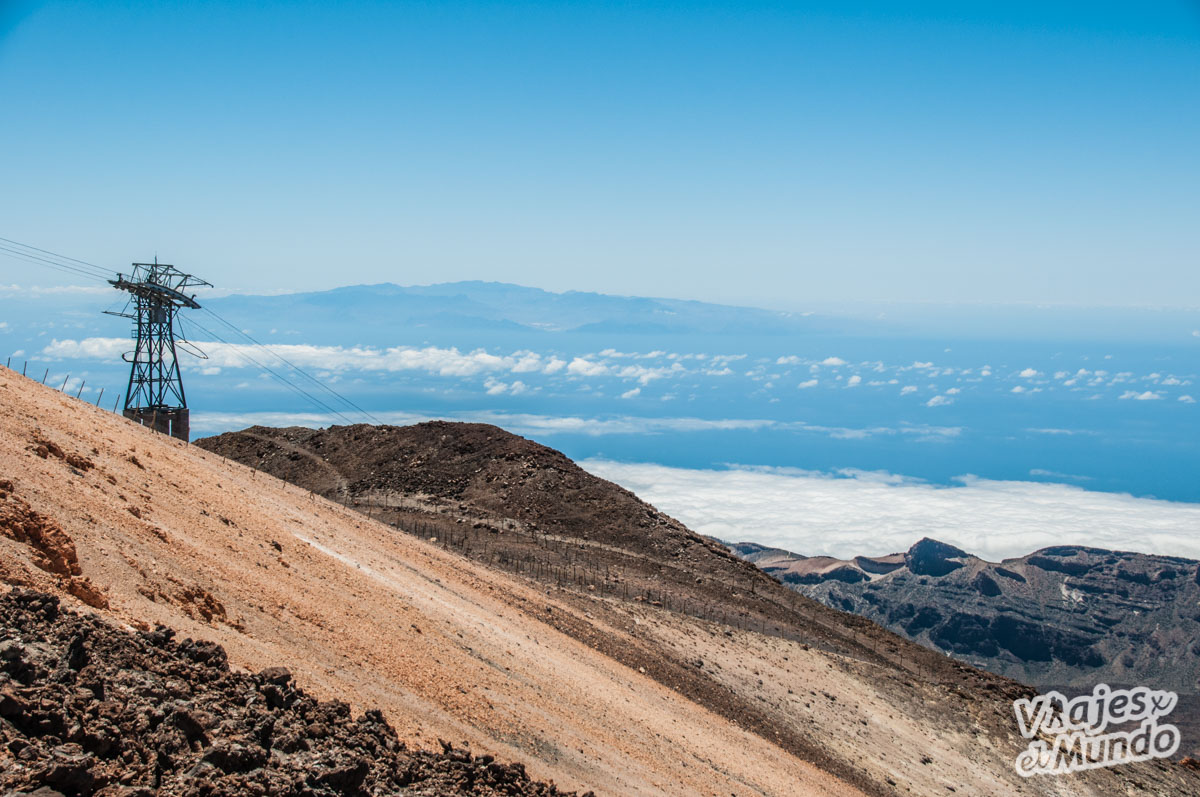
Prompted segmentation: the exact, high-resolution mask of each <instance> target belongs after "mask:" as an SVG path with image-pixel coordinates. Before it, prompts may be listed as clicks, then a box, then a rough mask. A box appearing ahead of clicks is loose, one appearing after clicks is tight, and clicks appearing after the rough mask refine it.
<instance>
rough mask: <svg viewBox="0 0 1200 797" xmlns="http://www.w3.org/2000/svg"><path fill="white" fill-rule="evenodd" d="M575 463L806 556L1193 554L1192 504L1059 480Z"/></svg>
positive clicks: (1197, 552)
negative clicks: (932, 549)
mask: <svg viewBox="0 0 1200 797" xmlns="http://www.w3.org/2000/svg"><path fill="white" fill-rule="evenodd" d="M582 464H583V466H584V467H585V468H586V469H587V470H589V471H590V472H592V473H595V474H596V475H598V476H601V477H603V478H606V479H611V480H612V481H615V482H617V483H618V484H620V485H622V486H624V487H627V488H629V489H631V490H633V491H634V492H635V493H637V494H638V496H639V497H641V498H643V499H644V500H646V501H649V502H650V503H652V504H654V505H655V506H657V507H658V508H659V509H661V510H663V511H664V512H666V513H667V514H670V515H673V516H674V517H677V518H678V519H679V520H681V521H683V522H684V523H685V524H687V525H688V526H689V527H690V528H692V529H694V530H696V531H699V532H701V533H704V534H710V535H712V536H715V537H719V538H721V539H724V540H729V541H741V540H747V541H751V542H758V543H761V544H763V545H771V546H777V547H780V548H786V549H788V550H792V551H795V552H797V553H801V554H805V555H810V556H811V555H817V554H825V555H830V556H838V557H843V558H846V557H850V556H855V555H867V556H878V555H883V554H888V553H893V552H897V551H903V550H907V549H908V548H909V547H910V546H911V545H912V544H913V543H914V542H916V541H917V540H919V539H920V538H922V537H925V536H928V537H933V538H934V539H938V540H941V541H943V542H947V543H950V544H951V545H956V546H958V547H960V548H962V549H963V550H966V551H968V552H970V553H973V554H977V555H980V556H983V557H984V558H987V559H991V560H993V561H995V560H999V559H1002V558H1004V557H1011V556H1020V555H1023V554H1027V553H1030V552H1032V551H1034V550H1037V549H1038V548H1044V547H1046V546H1048V545H1064V544H1082V545H1090V546H1094V547H1099V548H1114V549H1120V550H1136V551H1141V552H1144V553H1157V554H1166V555H1172V556H1187V557H1191V558H1200V538H1198V537H1197V535H1196V534H1195V529H1196V528H1198V527H1200V505H1196V504H1184V503H1173V502H1169V501H1157V500H1151V499H1143V498H1133V497H1131V496H1129V495H1121V494H1114V493H1102V492H1093V491H1088V490H1083V489H1081V488H1079V487H1076V486H1070V485H1065V484H1046V483H1040V482H1003V481H989V480H985V479H976V478H964V479H962V484H961V486H956V487H938V486H934V485H929V484H922V483H919V482H914V481H913V480H911V479H900V480H891V481H889V480H887V479H882V478H864V477H862V476H860V475H857V474H854V475H853V477H852V478H836V477H833V476H829V475H813V474H804V473H797V472H795V471H791V472H789V471H783V470H775V469H768V468H754V469H749V468H733V469H729V470H719V471H705V470H687V469H682V468H668V467H664V466H660V465H638V464H620V463H615V462H608V461H603V460H589V461H586V462H583V463H582Z"/></svg>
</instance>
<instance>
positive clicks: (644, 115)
mask: <svg viewBox="0 0 1200 797" xmlns="http://www.w3.org/2000/svg"><path fill="white" fill-rule="evenodd" d="M0 152H3V164H4V167H3V171H2V172H0V175H2V176H0V236H4V237H9V238H15V239H17V240H20V241H24V242H26V243H30V244H34V245H36V246H41V247H44V248H47V249H51V250H54V251H58V252H62V253H64V254H67V255H72V256H75V257H80V258H83V259H86V260H90V261H92V262H96V263H102V264H105V265H112V266H114V267H119V266H121V265H123V264H125V263H128V262H129V261H131V260H135V259H138V260H140V259H145V258H149V257H151V256H153V255H154V254H155V253H156V252H157V253H158V255H159V256H160V257H161V258H163V259H164V260H166V261H169V262H174V263H176V264H177V265H180V266H181V267H184V268H187V269H189V270H194V271H195V272H197V273H200V274H202V275H203V276H205V277H207V278H208V279H209V280H210V281H212V282H214V283H216V284H217V285H218V286H220V287H222V288H226V289H232V290H259V291H260V290H271V289H318V288H327V287H333V286H336V285H344V284H350V283H363V282H379V281H393V282H398V283H404V284H413V283H429V282H440V281H448V280H458V279H487V280H501V281H508V282H517V283H522V284H527V285H534V286H539V287H544V288H548V289H552V290H565V289H583V290H600V291H606V292H614V293H623V294H638V295H664V296H678V297H685V298H699V299H705V300H714V301H730V302H740V303H748V304H757V305H764V306H775V307H780V306H782V307H788V306H792V307H801V306H803V305H804V303H805V302H808V301H812V300H833V301H841V300H847V299H864V300H886V299H898V300H933V301H954V302H977V301H999V302H1024V301H1036V302H1070V303H1087V304H1162V305H1173V306H1189V307H1196V306H1200V268H1198V265H1200V262H1198V261H1200V3H1197V2H1195V1H1194V0H1193V1H1192V2H1185V1H1184V0H1156V1H1155V2H1149V3H1134V2H1103V1H1100V2H1095V1H1093V2H1072V3H1061V2H1051V1H1047V2H1032V3H1025V2H1017V1H1016V0H1009V1H1008V2H963V1H962V0H959V1H958V2H940V3H939V2H912V3H900V2H874V3H869V2H860V3H856V2H847V1H845V0H842V1H840V2H825V3H803V2H788V3H782V2H781V3H754V2H742V3H721V2H709V3H688V2H673V3H648V2H647V3H618V2H606V3H584V2H575V3H552V2H543V3H515V2H508V3H482V2H481V3H454V2H430V3H409V2H388V3H366V2H341V3H318V2H309V3H273V2H255V3H248V2H236V3H232V2H231V3H215V2H212V3H201V2H189V3H171V2H157V3H150V2H123V3H106V2H44V3H38V2H33V3H13V2H4V0H0ZM22 269H23V266H22V265H21V264H20V263H18V262H16V261H11V260H0V281H4V282H19V283H21V282H23V283H28V282H35V281H36V282H42V283H45V282H50V281H52V280H51V279H50V278H49V277H47V276H46V275H44V274H39V275H36V279H35V277H34V276H29V275H24V274H22V273H21V272H22Z"/></svg>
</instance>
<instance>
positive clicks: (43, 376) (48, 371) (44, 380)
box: [42, 368, 50, 385]
mask: <svg viewBox="0 0 1200 797" xmlns="http://www.w3.org/2000/svg"><path fill="white" fill-rule="evenodd" d="M48 376H50V369H49V368H47V369H46V373H44V374H42V384H43V385H44V384H46V377H48Z"/></svg>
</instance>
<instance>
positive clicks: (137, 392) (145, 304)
mask: <svg viewBox="0 0 1200 797" xmlns="http://www.w3.org/2000/svg"><path fill="white" fill-rule="evenodd" d="M108 282H109V284H110V285H112V286H113V287H114V288H116V289H117V290H121V291H126V292H128V293H129V294H130V295H131V298H130V305H127V306H126V308H125V310H124V311H123V312H120V313H110V314H111V315H116V316H121V317H122V318H129V319H132V320H133V322H134V328H133V332H132V334H131V337H132V338H133V339H134V340H136V341H137V344H136V346H135V347H134V350H133V351H132V352H130V353H127V354H126V355H125V357H124V359H125V361H126V362H128V363H130V366H131V367H130V370H129V386H128V388H127V389H126V391H125V413H124V414H125V417H126V418H130V419H132V420H135V421H137V422H138V423H140V424H142V425H143V426H149V427H151V428H152V429H154V430H155V431H158V432H162V433H164V434H169V435H171V436H172V437H177V438H179V439H180V440H184V441H186V440H187V439H188V435H189V420H188V407H187V398H186V396H185V395H184V392H183V378H182V376H181V375H180V373H179V362H178V359H177V356H176V350H175V345H176V336H175V314H176V313H177V312H178V311H179V309H180V308H183V307H188V308H192V309H199V308H200V305H199V304H198V303H197V302H196V297H195V295H188V294H187V293H185V291H186V290H188V289H189V288H195V287H199V286H202V285H206V286H208V287H212V286H211V284H210V283H208V282H205V281H204V280H202V279H199V278H198V277H194V276H192V275H191V274H184V273H183V272H182V271H179V270H178V269H176V268H175V267H174V266H169V265H166V264H162V263H159V262H158V258H157V257H156V258H155V259H154V262H153V263H134V264H133V273H131V274H130V275H129V276H128V277H126V276H125V275H123V274H118V275H117V278H116V279H115V280H109V281H108Z"/></svg>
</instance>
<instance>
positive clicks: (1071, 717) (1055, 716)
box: [1013, 684, 1180, 777]
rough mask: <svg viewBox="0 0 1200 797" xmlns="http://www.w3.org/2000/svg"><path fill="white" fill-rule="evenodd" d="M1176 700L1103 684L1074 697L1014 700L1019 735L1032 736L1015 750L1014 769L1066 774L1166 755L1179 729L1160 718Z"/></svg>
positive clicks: (1172, 749)
mask: <svg viewBox="0 0 1200 797" xmlns="http://www.w3.org/2000/svg"><path fill="white" fill-rule="evenodd" d="M1178 702H1179V696H1178V695H1176V694H1175V693H1174V692H1167V691H1162V690H1156V689H1148V688H1146V687H1144V686H1138V687H1134V688H1132V689H1112V688H1110V687H1109V686H1108V684H1097V685H1096V687H1095V689H1093V690H1092V693H1091V694H1087V695H1080V696H1079V697H1075V698H1067V697H1066V696H1065V695H1063V694H1061V693H1060V692H1047V693H1046V694H1044V695H1038V696H1037V697H1034V698H1022V699H1020V700H1015V701H1013V709H1014V710H1015V711H1016V714H1017V725H1018V726H1019V728H1020V730H1021V735H1022V736H1023V737H1025V738H1026V739H1030V740H1032V741H1030V742H1029V746H1028V747H1027V748H1025V749H1024V750H1022V751H1021V753H1020V755H1018V756H1017V760H1016V762H1015V765H1016V768H1017V774H1019V775H1022V776H1023V777H1032V776H1034V775H1066V774H1069V773H1071V772H1078V771H1080V770H1084V769H1097V768H1099V767H1111V766H1116V765H1118V764H1132V763H1135V762H1137V761H1147V760H1149V759H1151V758H1169V757H1170V756H1172V755H1174V753H1175V751H1176V750H1178V749H1179V741H1180V735H1179V729H1178V728H1177V727H1175V726H1174V725H1168V724H1166V723H1163V722H1161V720H1162V718H1163V717H1165V716H1166V715H1168V714H1170V713H1171V711H1172V710H1173V709H1174V708H1175V706H1176V704H1177V703H1178Z"/></svg>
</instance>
